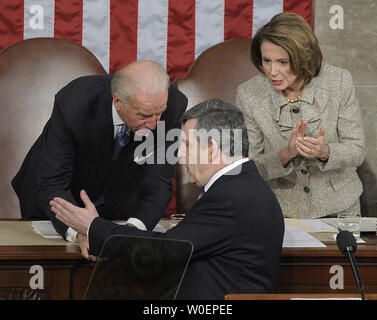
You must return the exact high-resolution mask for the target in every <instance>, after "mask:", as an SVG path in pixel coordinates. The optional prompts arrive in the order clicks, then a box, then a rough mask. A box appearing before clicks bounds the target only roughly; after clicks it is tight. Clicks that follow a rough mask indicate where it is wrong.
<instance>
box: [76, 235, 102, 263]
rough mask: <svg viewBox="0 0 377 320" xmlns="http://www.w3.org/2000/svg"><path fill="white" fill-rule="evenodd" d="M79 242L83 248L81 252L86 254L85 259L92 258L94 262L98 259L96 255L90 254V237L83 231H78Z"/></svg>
mask: <svg viewBox="0 0 377 320" xmlns="http://www.w3.org/2000/svg"><path fill="white" fill-rule="evenodd" d="M76 238H77V243H78V245H79V247H80V249H81V253H82V255H83V256H84V258H85V259H87V260H92V261H93V262H96V261H97V257H96V256H92V255H90V254H89V242H88V238H87V237H86V236H84V235H82V234H81V233H77V237H76Z"/></svg>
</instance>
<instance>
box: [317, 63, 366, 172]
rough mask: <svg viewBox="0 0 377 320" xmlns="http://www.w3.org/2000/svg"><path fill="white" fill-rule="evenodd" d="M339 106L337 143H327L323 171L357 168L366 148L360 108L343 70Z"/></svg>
mask: <svg viewBox="0 0 377 320" xmlns="http://www.w3.org/2000/svg"><path fill="white" fill-rule="evenodd" d="M342 78H343V79H342V80H343V81H342V88H341V89H340V94H341V95H342V100H341V105H340V108H339V115H338V126H337V132H338V141H337V142H329V143H328V146H329V148H330V157H329V159H328V161H327V162H326V163H321V165H320V169H321V170H323V171H329V170H335V169H340V168H347V167H358V166H360V165H361V164H362V162H363V160H364V158H365V152H366V146H365V136H364V130H363V125H362V121H361V113H360V108H359V105H358V103H357V100H356V97H355V88H354V86H353V82H352V76H351V74H350V73H349V72H348V71H346V70H343V77H342Z"/></svg>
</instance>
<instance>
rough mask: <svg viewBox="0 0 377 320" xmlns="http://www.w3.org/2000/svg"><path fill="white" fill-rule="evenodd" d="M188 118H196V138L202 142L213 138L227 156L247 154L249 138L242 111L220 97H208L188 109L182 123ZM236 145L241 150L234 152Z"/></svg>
mask: <svg viewBox="0 0 377 320" xmlns="http://www.w3.org/2000/svg"><path fill="white" fill-rule="evenodd" d="M190 119H198V122H197V123H196V126H195V129H196V138H197V139H198V141H200V142H201V143H203V140H205V139H206V138H207V142H208V141H209V140H210V139H214V140H215V141H216V142H217V143H218V144H219V146H220V148H221V150H222V151H223V152H224V153H225V154H226V155H228V156H231V157H233V156H235V154H237V155H241V154H242V156H244V157H247V156H248V154H249V139H248V136H247V129H246V125H245V121H244V118H243V114H242V112H241V111H240V110H239V109H238V108H237V107H235V106H234V105H232V104H230V103H227V102H224V101H223V100H221V99H209V100H206V101H203V102H201V103H199V104H197V105H196V106H194V107H192V108H191V109H189V110H188V111H187V112H186V113H185V114H184V115H183V116H182V118H181V122H182V125H184V124H185V123H186V122H187V121H188V120H190ZM237 145H238V146H239V147H241V146H242V148H241V149H242V150H239V152H236V149H237ZM240 153H241V154H240Z"/></svg>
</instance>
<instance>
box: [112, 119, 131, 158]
mask: <svg viewBox="0 0 377 320" xmlns="http://www.w3.org/2000/svg"><path fill="white" fill-rule="evenodd" d="M129 137H130V133H129V129H128V127H127V125H126V124H125V123H124V124H123V125H122V127H121V128H120V130H119V132H118V133H117V135H116V136H115V139H114V149H113V160H115V159H116V158H117V157H118V155H119V153H120V151H121V150H122V148H123V147H124V146H125V145H126V144H127V143H128V139H129Z"/></svg>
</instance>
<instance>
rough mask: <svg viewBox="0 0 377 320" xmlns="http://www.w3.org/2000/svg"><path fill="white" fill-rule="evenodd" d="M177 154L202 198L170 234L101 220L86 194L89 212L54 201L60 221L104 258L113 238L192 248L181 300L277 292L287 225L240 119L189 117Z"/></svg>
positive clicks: (216, 112)
mask: <svg viewBox="0 0 377 320" xmlns="http://www.w3.org/2000/svg"><path fill="white" fill-rule="evenodd" d="M182 122H183V124H184V127H183V132H182V134H181V138H180V146H179V150H178V157H179V160H180V161H182V163H183V164H184V165H185V166H186V168H187V170H188V173H189V176H190V179H191V181H192V182H195V183H196V184H197V185H198V186H201V187H203V191H204V194H203V195H202V196H201V197H200V198H199V199H198V201H197V202H196V203H195V204H194V205H193V206H192V208H191V209H190V210H189V212H188V214H187V215H186V217H185V219H184V220H183V221H182V222H181V223H179V224H178V225H177V226H176V227H174V228H172V229H170V230H168V231H167V232H166V233H158V232H151V231H140V230H138V229H136V228H131V227H128V226H120V225H117V224H116V223H113V222H111V221H108V220H105V219H103V218H101V217H99V216H98V214H97V212H96V208H95V206H94V205H93V204H92V203H91V201H90V200H89V197H88V196H87V194H86V192H85V191H81V197H82V199H83V202H84V203H85V208H79V207H77V206H74V205H72V204H70V203H69V202H67V201H65V200H63V199H60V198H54V199H53V200H52V201H51V202H50V204H51V208H52V211H53V212H55V213H56V217H57V219H59V220H61V221H63V222H64V223H65V224H67V225H70V226H72V227H73V228H74V229H76V230H77V231H78V232H81V233H82V234H88V239H89V248H90V252H91V253H92V254H93V255H98V254H99V253H100V250H101V248H102V246H103V244H104V242H105V240H106V239H107V238H108V237H109V236H112V235H118V234H121V235H134V236H144V237H145V236H147V237H158V238H166V239H184V240H188V241H190V242H192V244H193V247H194V251H193V256H192V259H191V261H190V263H189V266H188V268H187V271H186V274H185V276H184V278H183V281H182V284H181V287H180V290H179V292H178V295H177V298H179V299H224V295H225V294H228V293H246V292H247V293H272V292H274V291H275V289H276V287H277V281H278V270H279V264H280V255H281V247H282V242H283V235H284V219H283V215H282V212H281V209H280V206H279V203H278V201H277V199H276V198H275V195H274V194H273V192H272V191H271V190H270V188H269V187H268V185H267V184H266V183H265V182H264V180H263V179H262V178H261V176H260V175H259V173H258V170H257V168H256V166H255V164H254V162H253V161H251V160H249V159H248V158H247V155H248V146H249V144H248V137H247V131H246V127H245V123H244V119H243V116H242V113H241V112H240V111H239V110H238V109H237V108H236V107H234V106H232V105H231V104H228V103H225V102H223V101H222V100H219V99H212V100H208V101H205V102H203V103H201V104H199V105H197V106H195V107H193V108H192V109H190V110H189V111H187V112H186V113H185V115H184V116H183V121H182Z"/></svg>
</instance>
